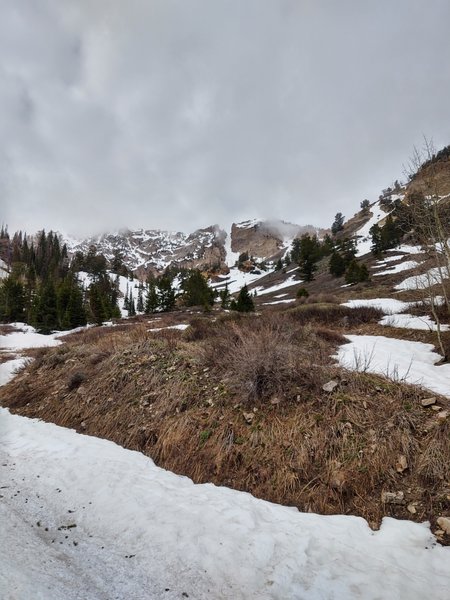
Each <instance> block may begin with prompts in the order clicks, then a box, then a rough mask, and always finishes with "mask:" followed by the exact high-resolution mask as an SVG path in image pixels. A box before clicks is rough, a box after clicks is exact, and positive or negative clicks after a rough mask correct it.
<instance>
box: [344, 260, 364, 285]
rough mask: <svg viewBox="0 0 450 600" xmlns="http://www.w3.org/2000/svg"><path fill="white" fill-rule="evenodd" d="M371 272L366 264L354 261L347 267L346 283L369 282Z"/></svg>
mask: <svg viewBox="0 0 450 600" xmlns="http://www.w3.org/2000/svg"><path fill="white" fill-rule="evenodd" d="M368 279H369V271H368V270H367V267H366V265H365V264H359V263H358V262H357V261H356V260H352V261H351V263H350V264H349V265H348V267H347V271H346V273H345V282H346V283H359V282H360V281H368Z"/></svg>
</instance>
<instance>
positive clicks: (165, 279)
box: [158, 275, 175, 312]
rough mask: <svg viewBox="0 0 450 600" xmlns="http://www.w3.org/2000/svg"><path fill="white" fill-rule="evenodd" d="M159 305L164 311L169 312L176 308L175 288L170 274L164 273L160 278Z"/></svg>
mask: <svg viewBox="0 0 450 600" xmlns="http://www.w3.org/2000/svg"><path fill="white" fill-rule="evenodd" d="M158 292H159V293H158V297H159V306H160V308H161V310H162V312H169V311H171V310H173V309H174V308H175V290H174V289H173V287H172V282H171V281H170V277H169V276H168V275H163V276H162V277H160V278H159V280H158Z"/></svg>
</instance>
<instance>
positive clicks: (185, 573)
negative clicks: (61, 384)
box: [0, 409, 450, 600]
mask: <svg viewBox="0 0 450 600" xmlns="http://www.w3.org/2000/svg"><path fill="white" fill-rule="evenodd" d="M0 428H1V435H0V454H1V462H2V464H3V465H6V466H3V468H2V476H3V481H4V485H7V486H8V487H7V491H6V492H4V495H5V497H4V499H2V508H1V509H0V519H1V526H2V539H3V542H4V544H5V547H6V548H8V552H7V553H5V554H4V555H3V556H2V562H1V565H0V587H1V589H2V590H3V592H4V593H5V594H6V597H9V598H15V599H16V600H28V599H29V598H33V599H37V598H42V599H47V598H64V600H72V599H75V598H76V599H80V598H83V599H92V600H94V599H98V598H105V599H106V598H133V600H144V599H145V600H148V599H152V598H170V599H172V598H180V597H190V598H195V599H196V600H202V599H208V600H211V599H212V600H214V599H233V600H239V599H242V600H244V599H245V600H248V599H250V598H261V599H267V600H268V599H279V600H285V599H287V598H308V599H317V600H318V599H319V598H320V599H322V600H323V599H329V600H331V599H333V600H351V599H361V598H364V599H365V600H375V599H379V598H381V597H382V598H383V599H392V600H394V599H396V600H397V599H398V598H405V599H408V600H414V599H416V600H419V599H420V600H421V599H422V598H424V597H433V600H447V598H448V589H449V588H448V585H449V583H450V582H449V573H450V550H449V549H448V548H443V547H441V546H438V545H436V544H435V540H434V537H433V536H432V535H431V533H430V531H429V529H428V527H427V526H426V525H419V524H416V523H412V522H408V521H396V520H394V519H391V518H385V519H384V520H383V524H382V527H381V529H380V531H378V532H373V531H371V529H370V528H369V526H368V525H367V522H366V521H365V520H364V519H362V518H359V517H348V516H318V515H315V514H307V513H305V514H302V513H299V512H297V510H296V509H291V508H286V507H282V506H278V505H275V504H271V503H269V502H264V501H262V500H257V499H256V498H254V497H252V496H251V495H250V494H245V493H242V492H237V491H233V490H230V489H227V488H218V487H215V486H214V485H211V484H206V485H194V484H193V483H192V481H191V480H189V479H187V478H186V477H179V476H177V475H174V474H172V473H169V472H167V471H164V470H162V469H159V468H157V467H156V466H155V465H154V464H153V462H152V461H151V460H150V459H148V458H146V457H144V456H143V455H141V454H139V453H137V452H131V451H128V450H124V449H123V448H120V447H119V446H116V445H115V444H113V443H111V442H107V441H105V440H100V439H97V438H93V437H88V436H82V435H79V434H76V433H75V432H74V431H70V430H67V429H63V428H60V427H56V426H55V425H51V424H47V423H43V422H39V421H35V420H30V419H25V418H23V417H18V416H14V415H10V414H9V413H8V412H7V411H6V410H4V409H0ZM58 528H60V529H58ZM61 528H63V529H61ZM387 565H388V567H387Z"/></svg>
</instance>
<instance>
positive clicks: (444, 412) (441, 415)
mask: <svg viewBox="0 0 450 600" xmlns="http://www.w3.org/2000/svg"><path fill="white" fill-rule="evenodd" d="M448 415H449V412H448V410H441V412H438V414H437V415H436V416H437V419H438V421H445V419H446V418H447V417H448Z"/></svg>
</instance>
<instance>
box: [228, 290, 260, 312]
mask: <svg viewBox="0 0 450 600" xmlns="http://www.w3.org/2000/svg"><path fill="white" fill-rule="evenodd" d="M231 308H232V309H233V310H237V311H239V312H253V311H254V310H255V304H254V302H253V298H252V297H251V295H250V293H249V291H248V288H247V286H246V285H244V287H243V288H241V290H240V292H239V295H238V297H237V300H235V301H233V302H232V304H231Z"/></svg>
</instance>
